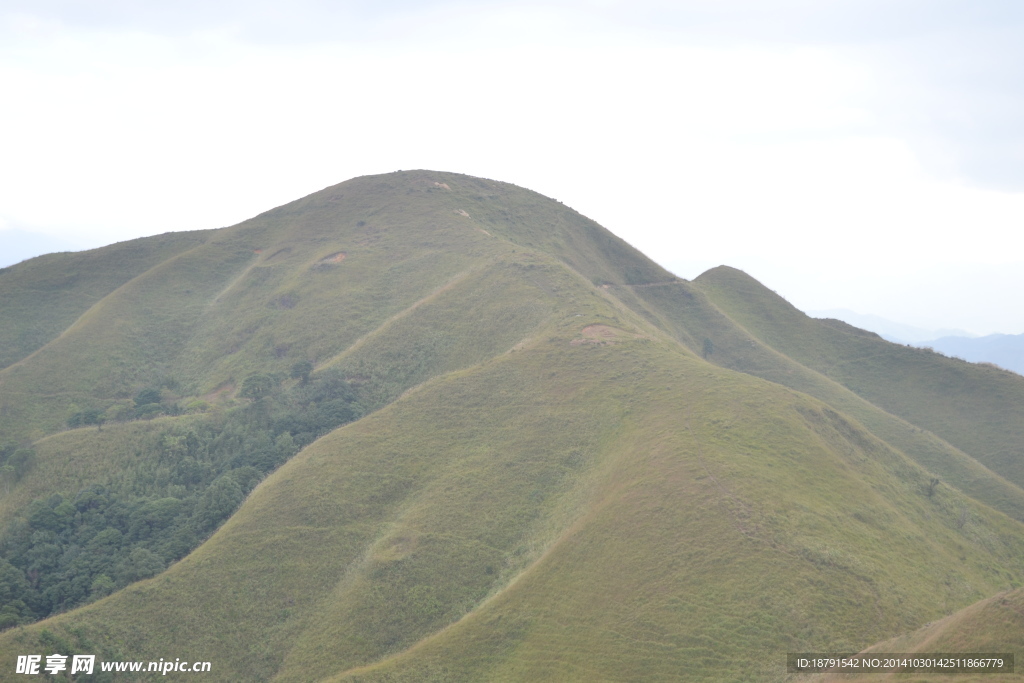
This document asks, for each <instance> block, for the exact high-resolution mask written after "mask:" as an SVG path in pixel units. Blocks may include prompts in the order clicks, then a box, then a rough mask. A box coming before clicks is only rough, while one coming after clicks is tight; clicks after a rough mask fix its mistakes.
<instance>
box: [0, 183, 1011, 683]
mask: <svg viewBox="0 0 1024 683" xmlns="http://www.w3.org/2000/svg"><path fill="white" fill-rule="evenodd" d="M149 239H151V240H154V242H153V246H152V249H153V251H154V252H157V251H160V249H165V250H167V251H166V253H161V254H160V255H150V256H149V257H148V258H150V259H151V261H147V262H145V263H143V264H141V265H138V264H137V265H133V266H131V268H129V267H128V266H123V276H118V277H121V278H122V282H121V284H119V285H117V286H115V287H111V288H110V289H109V290H108V291H107V292H106V293H105V294H103V296H102V297H100V298H98V299H97V300H95V301H92V302H91V303H89V305H88V306H87V307H85V308H84V309H82V310H78V309H75V310H76V314H75V315H74V316H72V315H71V314H70V313H66V312H65V313H61V315H64V316H65V320H66V326H65V327H64V328H62V329H60V330H56V331H53V330H51V331H49V332H47V334H48V337H47V338H46V341H45V342H42V343H41V344H40V345H39V346H37V347H36V348H34V349H31V350H30V351H28V352H27V353H24V354H23V355H22V356H21V357H19V358H18V359H17V360H15V361H13V362H12V363H10V364H9V365H8V366H7V367H5V368H4V369H3V370H0V444H2V443H4V442H6V443H7V444H8V446H7V449H6V453H7V456H6V457H7V458H8V463H10V462H13V460H12V458H15V454H18V453H20V454H21V455H19V456H17V458H20V459H17V461H16V463H15V464H16V465H17V467H15V466H14V465H10V464H8V465H7V467H9V469H8V470H7V472H6V474H5V477H6V478H5V485H6V488H5V489H4V490H3V493H2V495H3V497H2V498H0V522H3V523H4V524H5V525H6V526H7V532H6V534H7V535H6V536H5V537H4V538H5V539H6V540H3V541H2V543H3V544H4V545H3V546H2V547H0V550H2V551H3V552H4V553H6V555H3V557H4V558H6V559H3V562H7V565H3V564H0V599H2V598H4V595H3V592H4V590H6V591H7V592H8V593H10V594H11V595H14V594H15V593H17V594H18V595H23V596H25V599H23V600H22V604H21V605H14V604H13V602H12V603H11V605H12V606H11V607H10V610H9V612H8V613H9V614H10V615H11V616H10V617H9V622H10V623H17V622H20V623H21V624H22V625H20V626H15V627H13V628H10V629H8V630H7V631H4V632H3V633H0V653H2V654H0V679H4V680H6V678H5V677H7V676H11V677H13V674H9V672H11V671H13V670H14V664H13V661H14V657H15V655H17V654H24V653H33V652H38V653H42V652H43V650H46V651H47V654H49V653H50V652H54V651H59V652H68V653H71V652H80V653H95V654H99V655H100V656H101V659H132V660H136V659H137V660H143V659H145V660H157V659H159V658H170V659H173V658H175V657H182V658H188V659H191V660H209V661H211V662H212V663H213V670H212V671H211V672H210V673H209V674H206V676H207V677H211V680H232V681H237V680H253V681H261V680H263V681H271V680H273V681H282V682H283V681H312V680H323V681H328V680H330V681H341V680H346V681H349V680H351V681H355V680H361V681H366V680H381V681H385V680H386V681H394V680H410V681H412V680H415V681H421V680H474V681H475V680H588V681H591V680H680V679H682V680H709V681H710V680H714V681H720V680H784V679H785V678H786V674H785V653H786V652H787V651H798V650H799V651H814V650H818V651H825V650H840V651H849V650H859V649H862V648H864V647H867V646H868V645H870V644H872V643H875V642H877V641H880V640H883V639H885V638H890V637H894V636H896V635H898V634H901V633H905V632H909V631H912V630H913V629H916V628H918V627H920V626H921V625H922V624H925V623H927V622H932V621H936V620H938V619H941V618H943V617H945V616H946V615H949V614H951V613H953V612H955V611H956V610H959V609H962V608H964V607H966V606H968V605H970V604H972V603H975V602H977V601H978V600H983V599H985V598H987V597H989V596H992V595H995V594H997V593H999V592H1000V591H1005V590H1011V589H1015V588H1018V587H1019V586H1021V585H1022V583H1024V523H1022V522H1021V520H1022V519H1024V491H1022V489H1021V484H1022V482H1021V480H1020V479H1019V478H1018V469H1019V468H1017V465H1016V464H1015V463H1017V464H1019V460H1020V458H1019V455H1018V454H1017V452H1016V451H1015V450H1014V448H1015V441H1014V440H1015V439H1016V438H1017V436H1018V433H1017V430H1018V428H1019V424H1017V423H1014V420H1013V416H1014V415H1015V414H1016V415H1019V412H1018V413H1014V412H1013V411H1015V410H1017V411H1019V410H1020V408H1021V406H1022V405H1024V403H1022V398H1024V395H1022V394H1021V392H1022V391H1024V379H1021V378H1015V376H1012V375H1010V373H998V372H997V371H991V370H989V369H985V368H976V370H977V371H978V372H980V373H982V374H976V375H969V376H968V380H969V381H965V388H964V389H963V391H964V392H965V393H964V397H965V398H964V401H965V402H966V404H967V405H968V408H969V409H970V410H971V411H972V412H971V415H972V416H973V419H975V420H987V422H985V425H986V426H987V429H983V428H982V426H980V425H977V424H972V425H967V424H966V423H967V422H969V421H970V420H969V419H968V418H958V420H959V421H957V422H955V423H954V424H952V425H946V424H945V420H946V419H947V416H948V415H949V414H950V413H951V411H952V408H951V407H950V406H948V405H947V404H946V403H945V401H946V400H947V398H948V396H947V394H948V392H949V390H950V389H949V386H948V383H950V382H954V381H956V378H957V377H958V375H957V374H956V373H957V372H960V369H959V366H958V365H957V364H956V361H952V360H950V359H944V358H941V357H938V356H936V357H935V358H934V359H932V358H931V356H929V357H928V358H927V361H928V362H925V363H921V362H918V363H910V362H907V363H905V364H904V365H900V363H901V362H902V360H905V359H904V357H903V356H901V355H900V354H903V353H906V352H907V351H905V350H904V349H903V348H902V347H898V346H894V345H891V344H888V343H887V342H884V341H881V340H879V339H878V338H877V337H873V336H869V335H867V334H866V333H863V332H860V331H857V330H856V329H854V328H850V329H846V328H838V327H836V326H834V325H830V324H828V323H821V322H820V321H812V322H811V323H807V322H806V321H809V320H811V319H807V318H806V317H804V318H801V317H800V316H802V314H800V313H799V311H795V309H793V310H790V308H791V307H790V308H787V306H788V304H785V302H784V301H782V300H781V299H778V297H774V298H772V297H773V296H774V295H771V296H769V294H770V292H768V290H764V288H761V287H760V285H757V284H756V283H755V282H754V281H753V280H750V279H749V278H747V277H746V276H745V275H743V274H741V273H738V271H731V270H727V269H716V270H715V271H711V272H710V273H708V274H705V275H704V276H702V277H701V278H698V280H696V281H694V282H692V283H690V282H685V281H681V280H679V279H678V278H675V277H674V276H672V275H671V274H670V273H668V272H666V271H665V270H663V269H662V268H660V267H659V266H657V265H656V264H654V263H653V262H651V261H650V260H648V259H647V258H646V257H644V256H643V255H642V254H640V253H639V252H637V251H636V250H634V249H632V248H631V247H630V246H629V245H628V244H626V243H624V242H622V240H620V239H618V238H616V237H615V236H613V235H611V234H610V233H608V232H607V231H606V230H604V229H603V228H601V227H600V226H598V225H597V224H595V223H593V222H592V221H589V220H588V219H586V218H584V217H582V216H580V215H579V214H577V213H575V212H573V211H572V210H571V209H568V208H567V207H564V206H562V205H560V204H559V203H557V202H554V201H552V200H550V199H546V198H544V197H542V196H540V195H537V194H536V193H533V192H530V191H527V190H523V189H521V188H517V187H515V186H512V185H508V184H505V183H499V182H495V181H490V180H484V179H478V178H470V177H467V176H460V175H456V174H447V173H436V172H429V171H416V172H404V173H397V174H389V175H385V176H374V177H365V178H357V179H354V180H351V181H348V182H346V183H342V184H341V185H337V186H334V187H331V188H327V189H325V190H323V191H321V192H318V193H316V194H313V195H310V196H309V197H306V198H304V199H301V200H298V201H296V202H293V203H291V204H288V205H286V206H283V207H280V208H278V209H274V210H272V211H269V212H267V213H265V214H262V215H260V216H257V217H256V218H253V219H251V220H249V221H246V222H245V223H242V224H239V225H237V226H234V227H231V228H226V229H223V230H218V231H208V232H204V233H186V234H185V236H183V237H181V238H180V239H181V240H182V241H181V242H175V244H178V245H179V247H177V248H173V249H172V248H171V247H169V246H167V245H168V244H170V242H169V241H168V240H171V239H172V238H170V237H168V236H162V237H161V238H149ZM159 240H163V241H159ZM186 240H187V241H186ZM146 244H147V240H142V241H140V245H141V247H142V248H143V249H145V247H146ZM66 256H68V257H71V258H75V257H83V258H84V257H86V256H88V257H89V258H98V257H100V256H102V257H103V258H110V259H112V260H117V257H115V256H110V255H108V254H105V253H104V250H103V249H101V250H97V251H96V252H86V253H85V254H82V255H66ZM43 258H47V257H43ZM38 260H39V259H36V261H38ZM82 263H83V264H84V263H86V262H84V261H83V262H82ZM32 264H33V261H29V262H27V263H26V264H20V265H19V266H16V267H14V268H10V269H6V270H5V271H0V281H4V279H5V278H6V279H7V282H6V284H5V286H8V287H10V290H9V291H11V292H13V293H14V294H15V295H17V296H23V297H27V296H29V294H28V292H29V290H30V289H31V287H32V284H31V280H30V279H29V278H28V276H27V275H26V276H22V275H21V273H22V272H29V271H28V270H26V269H25V266H27V265H32ZM71 265H73V264H72V262H69V264H68V266H67V267H70V266H71ZM76 267H78V266H76ZM81 268H82V270H83V271H85V270H89V268H87V267H86V266H85V265H82V266H81ZM129 273H131V275H130V276H128V275H129ZM90 277H96V278H98V277H99V276H90ZM111 277H112V278H113V276H111ZM114 279H116V278H114ZM90 281H91V280H90ZM112 282H113V280H110V282H108V285H105V286H109V284H110V283H112ZM98 287H99V285H94V291H99V289H96V288H98ZM72 289H73V288H72ZM766 292H768V293H766ZM66 299H67V300H68V301H70V300H71V297H70V295H68V296H67V297H66ZM748 299H749V301H748ZM60 300H61V301H64V300H65V299H60ZM81 301H86V299H85V298H84V297H83V298H82V299H81ZM62 305H63V306H64V309H66V310H68V311H70V310H72V308H73V307H72V306H71V304H62ZM78 305H79V306H80V307H81V306H82V304H78ZM64 309H62V310H64ZM54 315H55V318H54V319H56V315H57V314H54ZM15 319H16V320H18V321H19V322H18V324H19V325H27V324H28V322H27V317H23V318H15ZM790 325H798V326H799V325H803V326H805V327H806V330H804V331H805V332H807V336H801V334H799V330H798V331H793V332H792V333H790V330H789V326H790ZM814 325H817V326H818V327H813V326H814ZM48 329H49V328H48ZM40 334H41V333H40ZM40 339H41V337H40ZM862 339H866V340H869V341H871V343H875V342H877V343H878V344H881V345H882V346H878V347H862V346H859V344H862V342H861V341H860V340H862ZM868 348H870V349H874V351H875V356H874V357H875V358H878V357H879V356H881V359H878V360H874V361H871V360H870V359H871V356H868V354H867V351H865V349H868ZM844 354H847V355H848V356H849V357H848V359H847V360H848V362H847V363H846V364H844V363H843V362H842V361H841V359H842V358H843V357H844ZM908 358H909V357H908ZM872 363H878V364H879V365H884V368H886V369H888V370H890V371H892V369H893V368H897V367H898V368H902V371H903V373H904V374H903V375H902V377H903V379H904V382H903V383H902V384H901V383H898V382H893V381H890V379H889V378H886V377H884V375H885V372H882V371H880V370H879V369H878V368H876V367H875V366H874V365H872ZM847 365H849V368H847ZM839 367H843V368H847V369H846V370H844V372H839V371H838V370H837V368H839ZM972 367H973V366H972ZM970 372H974V370H971V371H970ZM993 373H994V374H993ZM879 376H883V377H882V378H881V379H880V378H879ZM873 382H878V385H877V386H876V385H875V384H873ZM885 382H888V384H886V383H885ZM894 384H895V385H896V386H897V388H899V387H903V388H902V389H900V391H902V393H899V394H898V395H897V397H896V398H898V399H900V400H902V401H903V403H899V402H898V401H896V400H895V399H893V398H892V397H889V399H890V400H888V402H887V401H882V400H879V399H878V397H879V396H880V395H883V394H884V393H885V391H886V390H888V389H890V388H891V385H894ZM904 384H905V385H906V386H903V385H904ZM985 391H990V392H998V395H999V397H1001V398H1002V400H1003V401H1004V404H1003V405H1001V406H998V410H996V411H995V412H993V413H992V414H988V413H986V412H985V411H986V410H988V408H990V407H993V408H995V406H994V405H993V404H995V403H997V401H995V400H994V399H993V400H988V399H986V398H985V397H984V396H983V395H982V394H983V393H984V392H985ZM904 404H906V405H904ZM908 406H909V407H908ZM83 416H84V417H83ZM69 418H71V422H72V424H76V425H84V426H79V427H77V428H74V429H70V430H67V429H66V424H67V422H68V420H69ZM958 425H959V426H961V427H962V428H963V429H965V430H967V429H969V430H971V431H969V432H965V433H961V432H960V431H958V429H957V426H958ZM982 431H984V432H985V433H984V435H983V436H984V438H980V437H979V438H978V439H975V436H976V435H978V434H980V433H981V432H982ZM264 476H265V478H263V477H264ZM261 479H262V481H261ZM257 482H258V484H257ZM243 498H244V502H243ZM236 507H237V511H235V509H236ZM232 512H233V514H231V513H232ZM229 515H230V518H227V517H228V516H229ZM225 518H227V521H226V522H224V523H223V525H222V526H220V527H219V529H216V531H213V529H214V528H215V527H216V525H218V524H220V522H221V521H222V520H223V519H225ZM211 532H212V535H211ZM104 553H106V554H107V555H108V556H115V557H116V558H117V561H116V563H111V562H106V563H104V562H105V560H104V559H103V558H104ZM5 567H8V568H5ZM147 577H148V578H147ZM3 581H6V583H3ZM121 586H124V587H123V588H122V587H121ZM111 591H113V592H112V593H111ZM108 593H110V594H109V595H107V594H108ZM104 596H105V597H104ZM83 603H88V604H84V606H79V607H78V608H77V609H71V610H70V611H63V612H62V610H65V609H68V608H70V607H74V606H75V605H83ZM3 609H4V608H2V607H0V617H3V614H4V613H3V611H2V610H3ZM46 610H49V611H46ZM43 613H45V614H52V616H50V617H49V618H48V619H46V620H44V621H41V622H38V623H30V622H31V621H32V619H31V614H36V615H40V614H43ZM171 678H174V676H173V675H172V676H171Z"/></svg>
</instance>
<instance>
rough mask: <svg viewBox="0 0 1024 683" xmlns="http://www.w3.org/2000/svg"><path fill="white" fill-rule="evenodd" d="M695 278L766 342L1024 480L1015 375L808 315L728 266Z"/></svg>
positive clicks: (1019, 384)
mask: <svg viewBox="0 0 1024 683" xmlns="http://www.w3.org/2000/svg"><path fill="white" fill-rule="evenodd" d="M694 284H696V285H697V286H698V287H699V288H700V289H701V290H703V291H705V292H706V293H707V294H708V296H709V298H710V299H711V300H712V301H713V302H714V303H715V305H716V306H718V307H719V308H720V309H721V310H722V311H723V312H724V313H725V314H726V315H728V316H729V317H730V318H732V319H733V320H735V321H737V322H738V323H739V324H740V325H742V326H743V327H744V328H746V329H747V330H748V331H750V333H751V334H753V335H754V336H756V337H757V338H759V339H760V340H761V341H763V342H764V343H765V344H767V345H768V346H770V347H772V348H773V349H775V350H777V351H779V352H780V353H783V354H785V355H787V356H789V357H790V358H792V359H793V360H795V361H797V362H798V363H801V364H803V365H804V366H806V367H808V368H811V369H812V370H815V371H817V372H819V373H821V374H823V375H825V376H827V377H829V378H831V379H833V380H835V381H836V382H838V383H840V384H842V385H843V386H845V387H847V388H848V389H850V390H851V391H853V392H854V393H856V394H858V395H859V396H862V397H863V398H865V399H867V400H868V401H871V402H872V403H874V404H875V405H877V406H878V407H880V408H882V409H883V410H886V411H888V412H890V413H892V414H893V415H896V416H899V417H901V418H903V419H905V420H907V421H908V422H910V423H911V424H914V425H916V426H918V427H921V428H923V429H927V430H929V431H931V432H933V433H934V434H936V435H937V436H939V437H941V438H942V439H944V440H945V441H947V442H949V443H950V444H952V445H953V446H956V447H957V448H959V449H960V450H962V451H963V452H965V453H967V454H969V455H970V456H971V457H973V458H975V459H976V460H978V461H979V462H981V463H982V464H983V465H985V466H986V467H988V468H989V469H990V470H992V471H993V472H996V473H998V474H1000V475H1001V476H1003V477H1005V478H1006V479H1007V480H1009V481H1011V482H1013V483H1014V484H1016V485H1017V486H1024V446H1022V444H1024V421H1021V419H1020V416H1021V414H1022V411H1024V379H1022V378H1021V377H1020V375H1017V374H1014V373H1012V372H1008V371H1005V370H1000V369H998V368H994V367H990V366H984V365H977V364H973V363H968V362H966V361H962V360H957V359H952V358H946V357H945V356H942V355H941V354H938V353H935V352H932V351H928V350H926V349H918V348H911V347H905V346H900V345H899V344H892V343H890V342H887V341H885V340H883V339H881V338H879V337H877V336H875V335H870V334H864V333H863V332H858V331H854V330H852V329H851V328H849V326H843V325H835V324H829V323H827V322H823V321H820V320H816V319H813V318H809V317H807V316H806V315H804V314H803V313H801V312H800V311H798V310H797V309H796V308H794V307H793V306H791V305H790V304H789V303H787V302H786V301H784V300H783V299H782V298H781V297H779V296H778V295H776V294H775V293H774V292H771V291H770V290H768V289H767V288H766V287H764V286H763V285H761V284H760V283H758V282H757V281H756V280H754V279H753V278H751V277H749V276H748V275H746V274H744V273H742V272H741V271H738V270H734V269H731V268H725V267H721V268H716V269H714V270H711V271H708V272H707V273H705V274H703V275H701V276H700V277H699V278H697V280H695V281H694Z"/></svg>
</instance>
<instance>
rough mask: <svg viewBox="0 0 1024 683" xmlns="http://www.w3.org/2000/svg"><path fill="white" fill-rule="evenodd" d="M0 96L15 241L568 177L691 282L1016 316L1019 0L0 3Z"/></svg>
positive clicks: (1022, 49) (823, 299)
mask: <svg viewBox="0 0 1024 683" xmlns="http://www.w3.org/2000/svg"><path fill="white" fill-rule="evenodd" d="M0 98H2V99H0V103H2V106H0V240H3V239H4V234H5V232H4V231H5V230H6V234H7V236H8V242H9V243H11V241H12V239H13V238H12V237H11V236H13V235H15V232H14V231H20V232H19V233H18V234H20V235H21V237H22V238H23V237H24V233H25V232H30V233H42V234H45V235H48V236H51V237H53V238H54V239H55V240H56V241H54V242H52V243H53V244H57V243H58V242H59V241H60V240H63V243H75V244H78V245H80V246H96V245H99V244H104V243H109V242H113V241H118V240H122V239H127V238H130V237H135V236H141V235H149V234H154V233H160V232H166V231H168V230H190V229H198V228H209V227H220V226H224V225H230V224H233V223H236V222H238V221H240V220H243V219H245V218H248V217H250V216H252V215H254V214H256V213H258V212H260V211H263V210H266V209H268V208H270V207H272V206H276V205H279V204H282V203H284V202H287V201H290V200H292V199H295V198H297V197H299V196H302V195H305V194H308V193H310V192H313V191H316V190H318V189H320V188H322V187H325V186H327V185H332V184H334V183H337V182H340V181H343V180H346V179H348V178H350V177H353V176H357V175H365V174H371V173H382V172H388V171H393V170H397V169H410V168H434V169H441V170H450V171H458V172H463V173H470V174H473V175H481V176H486V177H491V178H496V179H500V180H506V181H509V182H513V183H516V184H519V185H523V186H526V187H529V188H532V189H535V190H538V191H540V192H542V193H544V194H547V195H549V196H552V197H555V198H557V199H559V200H561V201H563V202H565V203H566V204H568V205H570V206H572V207H573V208H575V209H577V210H579V211H581V212H582V213H584V214H586V215H588V216H590V217H592V218H594V219H595V220H597V221H598V222H600V223H602V224H603V225H605V226H606V227H608V228H610V229H611V230H612V231H614V232H616V233H617V234H619V235H621V236H622V237H624V238H626V239H627V240H629V241H630V242H632V243H633V244H634V245H636V246H637V247H639V248H640V249H642V250H644V251H645V252H647V253H648V254H650V255H651V256H653V257H654V258H655V259H657V260H658V261H660V262H661V263H662V264H664V265H666V266H668V267H669V268H671V269H673V270H675V271H676V272H677V273H678V274H679V275H682V276H683V277H694V276H696V275H697V274H698V273H700V272H701V271H702V270H703V269H705V268H707V267H711V266H714V265H718V264H720V263H726V264H729V265H733V266H736V267H739V268H743V269H744V270H746V271H747V272H749V273H751V274H752V275H754V276H755V277H757V278H758V279H760V280H761V281H762V282H764V283H765V284H767V285H768V286H770V287H771V288H773V289H775V290H777V291H778V292H779V293H780V294H783V295H784V296H786V297H787V298H788V299H789V300H790V301H792V302H793V303H794V304H796V305H797V306H799V307H801V308H804V309H822V308H850V309H854V310H857V311H860V312H864V313H874V314H878V315H882V316H884V317H888V318H891V319H895V320H899V321H901V322H905V323H910V324H915V325H919V326H924V327H932V328H937V327H947V328H948V327H958V328H963V329H966V330H971V331H973V332H976V333H988V332H994V331H1001V332H1008V333H1022V332H1024V306H1021V305H1020V299H1021V296H1020V293H1021V292H1024V255H1022V247H1024V229H1022V228H1024V3H1020V2H1019V0H1011V1H1006V2H998V1H992V0H966V1H961V0H675V1H668V0H633V1H631V2H618V1H616V0H560V1H554V2H533V3H530V2H502V1H500V0H477V1H474V2H468V1H466V2H460V1H458V0H424V1H422V2H416V1H412V0H390V1H383V2H382V1H381V0H376V1H372V0H348V1H329V0H304V1H298V2H297V1H294V0H293V1H292V2H288V3H285V2H280V1H278V0H263V1H260V0H247V1H245V2H242V1H240V0H238V1H235V0H229V1H227V2H215V1H213V2H211V1H210V0H205V1H198V0H179V1H177V2H173V3H168V2H164V3H158V2H141V1H134V2H133V1H132V0H94V1H93V0H0ZM2 249H3V243H2V242H0V250H2Z"/></svg>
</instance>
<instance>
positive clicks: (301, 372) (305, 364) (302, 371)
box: [291, 360, 313, 384]
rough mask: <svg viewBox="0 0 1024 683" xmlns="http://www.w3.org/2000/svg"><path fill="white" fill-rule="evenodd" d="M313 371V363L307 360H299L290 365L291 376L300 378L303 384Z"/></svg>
mask: <svg viewBox="0 0 1024 683" xmlns="http://www.w3.org/2000/svg"><path fill="white" fill-rule="evenodd" d="M312 372H313V364H312V363H311V362H309V361H308V360H300V361H299V362H298V363H296V364H295V365H293V366H292V371H291V378H292V379H297V380H301V381H302V383H303V384H305V383H306V382H308V381H309V375H310V374H311V373H312Z"/></svg>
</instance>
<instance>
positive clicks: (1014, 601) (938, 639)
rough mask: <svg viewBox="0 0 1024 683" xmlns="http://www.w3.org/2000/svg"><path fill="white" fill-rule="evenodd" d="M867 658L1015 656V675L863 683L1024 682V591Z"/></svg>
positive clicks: (902, 677) (883, 677)
mask: <svg viewBox="0 0 1024 683" xmlns="http://www.w3.org/2000/svg"><path fill="white" fill-rule="evenodd" d="M865 651H866V652H901V653H902V652H905V653H919V654H927V653H950V652H953V653H955V652H979V653H991V654H996V653H1010V654H1014V655H1015V660H1016V661H1015V664H1014V670H1015V673H1013V674H999V675H994V674H979V675H973V676H972V675H968V674H958V675H956V676H955V677H954V676H937V675H935V674H932V675H925V674H899V675H896V674H875V675H858V676H857V680H859V681H869V682H872V683H873V682H874V681H894V680H898V681H912V682H914V683H921V682H923V681H934V680H950V679H952V680H956V681H957V682H958V683H960V682H970V683H983V682H984V681H993V680H998V681H1022V680H1024V673H1022V672H1021V663H1020V658H1021V653H1024V589H1017V590H1014V591H1007V592H1002V593H999V594H997V595H994V596H992V597H990V598H986V599H985V600H981V601H979V602H976V603H975V604H973V605H970V606H968V607H965V608H964V609H962V610H960V611H958V612H956V613H954V614H951V615H949V616H947V617H944V618H942V619H939V620H937V621H934V622H930V623H928V624H926V625H924V626H923V627H921V628H920V629H917V630H916V631H913V632H911V633H906V634H903V635H900V636H897V637H895V638H890V639H888V640H886V641H884V642H881V643H877V644H875V645H872V646H871V647H870V648H867V649H866V650H865ZM809 680H822V681H841V680H849V676H845V677H844V676H841V675H822V676H820V677H809Z"/></svg>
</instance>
